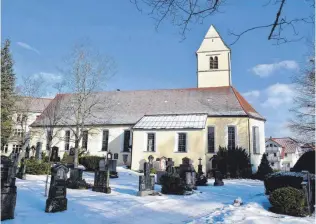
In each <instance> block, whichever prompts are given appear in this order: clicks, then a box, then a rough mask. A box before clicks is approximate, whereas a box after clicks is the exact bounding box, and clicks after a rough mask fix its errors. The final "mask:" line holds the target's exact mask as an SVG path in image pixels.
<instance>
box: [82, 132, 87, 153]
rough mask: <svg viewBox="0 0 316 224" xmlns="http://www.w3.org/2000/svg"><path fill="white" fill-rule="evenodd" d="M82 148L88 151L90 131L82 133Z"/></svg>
mask: <svg viewBox="0 0 316 224" xmlns="http://www.w3.org/2000/svg"><path fill="white" fill-rule="evenodd" d="M82 148H84V149H88V131H83V132H82Z"/></svg>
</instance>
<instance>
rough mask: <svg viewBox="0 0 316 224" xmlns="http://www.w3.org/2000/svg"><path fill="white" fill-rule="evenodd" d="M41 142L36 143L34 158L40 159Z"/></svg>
mask: <svg viewBox="0 0 316 224" xmlns="http://www.w3.org/2000/svg"><path fill="white" fill-rule="evenodd" d="M42 144H43V143H42V142H37V143H36V152H35V159H36V160H42Z"/></svg>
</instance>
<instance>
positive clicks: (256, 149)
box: [252, 127, 260, 154]
mask: <svg viewBox="0 0 316 224" xmlns="http://www.w3.org/2000/svg"><path fill="white" fill-rule="evenodd" d="M252 144H253V145H252V147H253V153H254V154H258V153H260V149H259V128H258V127H252Z"/></svg>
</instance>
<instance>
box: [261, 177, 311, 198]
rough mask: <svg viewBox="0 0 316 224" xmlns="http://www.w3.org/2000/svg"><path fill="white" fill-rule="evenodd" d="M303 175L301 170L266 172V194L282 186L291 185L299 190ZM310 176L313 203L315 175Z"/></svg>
mask: <svg viewBox="0 0 316 224" xmlns="http://www.w3.org/2000/svg"><path fill="white" fill-rule="evenodd" d="M303 177H304V174H303V173H301V172H276V173H271V174H268V175H267V177H266V179H265V180H264V186H265V189H266V194H271V193H272V192H274V191H275V190H277V189H279V188H283V187H293V188H296V189H298V190H301V189H302V186H301V183H302V181H303ZM310 177H311V185H312V186H311V188H312V192H313V204H315V175H313V174H311V175H310Z"/></svg>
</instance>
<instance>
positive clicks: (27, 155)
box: [25, 146, 30, 159]
mask: <svg viewBox="0 0 316 224" xmlns="http://www.w3.org/2000/svg"><path fill="white" fill-rule="evenodd" d="M25 158H26V159H28V158H30V147H29V146H27V147H26V149H25Z"/></svg>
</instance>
